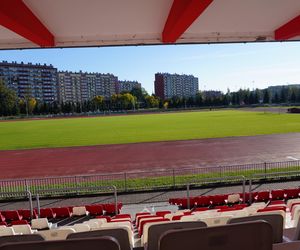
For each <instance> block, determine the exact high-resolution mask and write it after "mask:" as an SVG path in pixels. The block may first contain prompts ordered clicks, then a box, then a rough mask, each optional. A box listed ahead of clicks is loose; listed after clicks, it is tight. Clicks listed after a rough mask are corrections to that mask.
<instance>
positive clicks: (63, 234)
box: [38, 228, 75, 240]
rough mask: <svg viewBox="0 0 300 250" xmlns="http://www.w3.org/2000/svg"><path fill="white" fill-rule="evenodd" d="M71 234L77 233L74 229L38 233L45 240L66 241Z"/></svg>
mask: <svg viewBox="0 0 300 250" xmlns="http://www.w3.org/2000/svg"><path fill="white" fill-rule="evenodd" d="M71 233H75V230H74V229H72V228H62V229H59V228H58V229H50V230H43V231H39V232H38V234H40V235H41V236H42V237H43V238H44V239H45V240H65V239H66V238H67V236H68V235H69V234H71Z"/></svg>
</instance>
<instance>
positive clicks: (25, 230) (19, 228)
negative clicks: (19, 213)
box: [12, 225, 33, 234]
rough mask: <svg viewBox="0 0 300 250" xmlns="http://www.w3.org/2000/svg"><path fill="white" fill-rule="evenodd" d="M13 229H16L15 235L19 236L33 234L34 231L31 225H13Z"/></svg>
mask: <svg viewBox="0 0 300 250" xmlns="http://www.w3.org/2000/svg"><path fill="white" fill-rule="evenodd" d="M12 228H13V229H14V231H15V233H17V234H19V233H20V234H32V233H33V231H32V230H31V227H30V226H29V225H13V226H12Z"/></svg>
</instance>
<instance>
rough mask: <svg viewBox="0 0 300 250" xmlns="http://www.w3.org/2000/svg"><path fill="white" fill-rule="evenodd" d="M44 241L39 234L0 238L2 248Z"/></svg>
mask: <svg viewBox="0 0 300 250" xmlns="http://www.w3.org/2000/svg"><path fill="white" fill-rule="evenodd" d="M27 241H31V242H32V241H44V238H43V237H42V236H41V235H38V234H24V235H8V236H1V237H0V246H1V245H3V244H7V243H16V242H27Z"/></svg>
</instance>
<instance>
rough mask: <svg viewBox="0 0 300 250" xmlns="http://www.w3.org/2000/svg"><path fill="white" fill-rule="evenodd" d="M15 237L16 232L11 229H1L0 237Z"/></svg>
mask: <svg viewBox="0 0 300 250" xmlns="http://www.w3.org/2000/svg"><path fill="white" fill-rule="evenodd" d="M8 235H16V232H15V231H14V229H13V228H12V227H1V228H0V236H8Z"/></svg>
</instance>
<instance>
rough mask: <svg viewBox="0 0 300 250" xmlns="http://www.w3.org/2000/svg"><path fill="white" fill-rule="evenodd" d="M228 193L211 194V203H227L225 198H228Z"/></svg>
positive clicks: (214, 204) (218, 204) (216, 204)
mask: <svg viewBox="0 0 300 250" xmlns="http://www.w3.org/2000/svg"><path fill="white" fill-rule="evenodd" d="M227 198H228V195H223V194H219V195H213V196H211V204H212V205H213V206H220V205H223V204H225V200H227Z"/></svg>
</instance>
